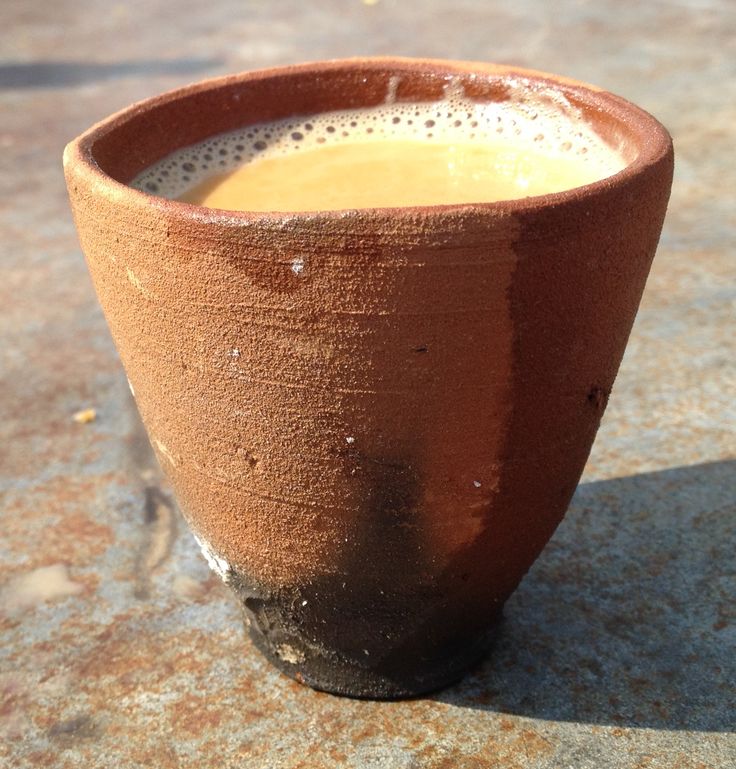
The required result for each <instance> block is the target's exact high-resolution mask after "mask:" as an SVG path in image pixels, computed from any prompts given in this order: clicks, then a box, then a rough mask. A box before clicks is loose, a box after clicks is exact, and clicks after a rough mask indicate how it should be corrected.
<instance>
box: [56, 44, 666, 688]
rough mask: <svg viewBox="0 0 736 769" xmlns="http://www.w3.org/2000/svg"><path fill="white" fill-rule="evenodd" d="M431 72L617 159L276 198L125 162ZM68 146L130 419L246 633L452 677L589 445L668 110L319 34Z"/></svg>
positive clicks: (331, 679)
mask: <svg viewBox="0 0 736 769" xmlns="http://www.w3.org/2000/svg"><path fill="white" fill-rule="evenodd" d="M450 78H456V79H458V80H459V82H460V83H461V84H462V86H463V88H464V89H465V92H466V95H467V96H468V97H470V98H471V99H473V100H476V101H491V100H492V101H503V100H504V99H507V98H509V94H510V93H511V91H512V90H513V92H514V94H515V96H516V97H517V98H518V94H519V89H520V88H521V89H522V90H524V89H526V90H528V92H529V94H537V95H538V94H540V93H545V92H547V91H548V90H550V89H551V90H552V91H554V92H556V93H558V94H562V95H564V97H565V98H566V99H567V100H568V102H569V103H570V104H572V105H574V106H575V107H576V108H577V109H579V110H580V111H581V112H582V114H583V115H584V116H585V118H586V120H587V121H589V122H590V123H591V124H592V126H593V127H594V128H595V130H596V131H597V132H598V133H599V134H600V136H601V137H603V138H604V139H605V140H606V141H607V142H609V143H611V144H613V145H616V146H620V147H622V149H623V153H624V156H625V159H626V162H627V166H626V168H625V169H624V170H623V171H621V172H620V173H617V174H616V175H614V176H612V177H610V178H607V179H605V180H602V181H599V182H596V183H594V184H590V185H587V186H585V187H579V188H576V189H571V190H568V191H565V192H560V193H556V194H550V195H544V196H540V197H532V198H527V199H522V200H512V201H505V202H501V203H486V204H477V205H454V206H453V205H448V206H431V207H415V208H386V209H362V210H351V211H326V212H304V213H290V214H282V213H247V212H246V213H233V212H226V211H220V210H211V209H206V208H203V207H198V206H194V205H188V204H185V203H180V202H176V201H169V200H165V199H163V198H160V197H156V196H153V195H148V194H145V193H143V192H139V191H136V190H134V189H132V188H131V187H129V186H127V183H128V182H130V180H131V179H132V178H133V177H135V176H136V175H137V174H138V173H139V172H140V171H141V170H143V169H144V168H146V167H147V166H149V165H150V164H152V163H154V162H155V161H157V160H159V159H160V158H162V157H163V156H165V155H167V154H168V153H170V152H172V151H173V150H176V149H178V148H180V147H183V146H186V145H189V144H192V143H195V142H198V141H201V140H203V139H205V138H206V137H208V136H211V135H213V134H217V133H220V132H224V131H228V130H233V129H236V128H239V127H242V126H245V125H248V124H252V123H257V122H262V121H267V120H274V119H279V118H284V117H287V116H292V115H308V114H314V113H318V112H323V111H327V110H338V109H347V108H354V107H359V106H371V105H377V104H380V103H382V102H383V100H384V99H385V98H386V94H387V92H388V90H389V88H390V87H394V88H395V92H396V98H397V99H398V100H399V101H401V100H406V101H429V100H437V99H440V98H441V97H442V94H443V88H444V87H445V86H446V84H447V82H448V79H450ZM65 170H66V177H67V184H68V188H69V194H70V197H71V203H72V209H73V212H74V217H75V220H76V225H77V229H78V231H79V238H80V241H81V244H82V248H83V250H84V253H85V255H86V258H87V261H88V263H89V269H90V272H91V274H92V278H93V281H94V284H95V288H96V290H97V294H98V296H99V300H100V303H101V305H102V308H103V310H104V312H105V316H106V318H107V322H108V324H109V326H110V331H111V333H112V336H113V338H114V340H115V344H116V345H117V348H118V350H119V353H120V357H121V359H122V362H123V364H124V366H125V370H126V372H127V375H128V378H129V380H130V384H131V389H132V390H133V392H134V395H135V399H136V402H137V404H138V408H139V410H140V414H141V417H142V419H143V422H144V423H145V426H146V428H147V430H148V434H149V437H150V440H151V443H152V445H153V447H154V449H155V450H156V453H157V455H158V458H159V461H160V463H161V466H162V467H163V469H164V471H165V472H166V475H167V476H168V478H169V480H170V482H171V484H172V486H173V488H174V490H175V493H176V497H177V500H178V502H179V505H180V507H181V510H182V512H183V514H184V516H185V517H186V519H187V521H188V522H189V525H190V526H191V528H192V530H193V532H194V533H195V534H196V536H197V538H198V540H199V542H200V544H201V546H202V549H203V550H204V553H205V555H206V556H207V558H208V560H209V562H210V564H211V566H212V567H213V568H214V569H215V570H216V571H217V572H218V573H219V574H220V576H221V577H222V578H223V579H224V580H225V582H226V583H227V584H228V585H230V587H231V588H232V589H233V590H234V591H235V593H236V595H237V596H238V598H239V600H240V601H241V602H242V605H243V608H244V611H245V617H246V624H247V625H248V627H249V629H250V633H251V636H252V638H253V640H254V641H255V643H256V645H257V646H258V648H259V649H260V650H261V651H262V652H263V653H264V654H265V655H266V656H267V657H268V659H270V660H271V661H272V662H273V663H274V664H275V665H276V666H277V667H279V668H280V669H281V670H282V671H284V672H285V673H287V674H288V675H290V676H293V677H294V678H296V679H297V680H299V681H302V682H304V683H307V684H309V685H310V686H313V687H315V688H317V689H323V690H327V691H330V692H335V693H339V694H347V695H352V696H361V697H363V696H364V697H381V698H383V697H386V698H392V697H403V696H408V695H415V694H418V693H421V692H425V691H428V690H431V689H435V688H437V687H440V686H443V685H445V684H448V683H450V682H452V681H455V680H457V679H458V678H459V677H460V676H461V675H462V674H463V672H464V671H465V670H466V669H467V667H468V666H469V665H470V664H472V663H473V662H475V661H476V660H477V659H479V657H481V656H482V655H483V653H484V651H485V650H486V649H487V646H488V643H489V640H490V638H491V637H492V635H493V630H492V628H493V624H494V620H495V619H496V618H497V617H498V615H499V613H500V611H501V607H502V606H503V604H504V601H505V600H506V599H507V598H508V597H509V595H510V594H511V592H512V591H513V590H514V588H515V587H516V586H517V585H518V584H519V581H520V580H521V578H522V577H523V575H524V574H525V572H526V571H527V570H528V569H529V567H530V566H531V564H532V562H533V561H534V559H535V558H536V557H537V556H538V555H539V553H540V551H541V550H542V548H543V547H544V545H545V543H546V542H547V540H548V539H549V538H550V536H551V535H552V533H553V532H554V530H555V527H556V526H557V525H558V524H559V522H560V520H561V519H562V517H563V515H564V512H565V509H566V508H567V505H568V503H569V501H570V497H571V495H572V493H573V491H574V489H575V486H576V484H577V482H578V480H579V477H580V474H581V472H582V469H583V465H584V464H585V461H586V458H587V456H588V453H589V451H590V447H591V444H592V443H593V438H594V436H595V434H596V430H597V429H598V425H599V422H600V420H601V416H602V414H603V411H604V408H605V406H606V401H607V399H608V395H609V393H610V391H611V387H612V385H613V380H614V377H615V375H616V371H617V369H618V366H619V363H620V361H621V357H622V355H623V352H624V347H625V345H626V340H627V337H628V335H629V332H630V330H631V326H632V323H633V321H634V316H635V315H636V311H637V306H638V303H639V300H640V297H641V294H642V290H643V288H644V283H645V280H646V277H647V273H648V271H649V267H650V263H651V261H652V257H653V255H654V252H655V248H656V245H657V241H658V238H659V234H660V229H661V226H662V221H663V218H664V214H665V208H666V205H667V200H668V196H669V190H670V184H671V177H672V146H671V141H670V138H669V136H668V134H667V132H666V131H665V130H664V128H663V127H662V126H661V125H660V124H659V123H658V122H657V121H656V120H655V119H654V118H652V117H651V116H650V115H648V114H646V113H645V112H643V111H642V110H640V109H638V108H637V107H635V106H634V105H632V104H630V103H628V102H626V101H624V100H623V99H621V98H619V97H617V96H613V95H612V94H610V93H607V92H605V91H601V90H598V89H595V88H592V87H590V86H586V85H582V84H580V83H576V82H571V81H569V80H566V79H563V78H558V77H555V76H552V75H547V74H541V73H536V72H529V71H522V70H518V69H514V68H509V67H500V66H494V65H488V64H477V63H459V62H444V61H411V60H404V59H368V60H350V61H335V62H326V63H316V64H307V65H302V66H296V67H288V68H283V69H271V70H265V71H261V72H252V73H246V74H242V75H235V76H232V77H225V78H220V79H217V80H210V81H207V82H204V83H200V84H197V85H193V86H190V87H188V88H184V89H181V90H178V91H174V92H172V93H167V94H164V95H163V96H159V97H156V98H153V99H150V100H148V101H144V102H142V103H140V104H137V105H135V106H132V107H130V108H128V109H126V110H123V111H122V112H119V113H118V114H116V115H114V116H112V117H110V118H108V119H107V120H104V121H103V122H101V123H99V124H97V125H96V126H94V127H93V128H91V129H90V130H89V131H87V132H86V133H85V134H83V135H82V136H81V137H79V138H78V139H76V140H75V141H73V142H72V143H71V144H70V145H69V146H68V147H67V149H66V153H65ZM295 259H298V260H299V264H303V265H304V266H303V269H302V270H300V271H299V270H297V271H295V270H293V269H292V266H293V263H294V260H295Z"/></svg>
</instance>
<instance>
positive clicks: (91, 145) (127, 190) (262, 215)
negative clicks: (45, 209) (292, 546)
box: [64, 57, 672, 226]
mask: <svg viewBox="0 0 736 769" xmlns="http://www.w3.org/2000/svg"><path fill="white" fill-rule="evenodd" d="M351 72H352V73H367V74H375V75H385V76H390V75H393V74H397V75H401V74H406V75H410V74H411V75H414V76H419V77H421V76H422V75H424V76H425V77H427V76H433V77H438V76H439V77H445V78H447V77H450V76H452V75H461V76H462V75H465V76H468V75H472V76H474V77H475V78H478V79H479V80H480V82H482V83H486V84H488V83H496V84H498V85H499V86H502V85H503V82H504V81H506V82H509V81H513V82H514V83H516V84H519V83H522V84H524V85H528V86H529V87H530V88H531V89H534V90H538V91H543V90H546V89H550V88H552V89H554V90H557V91H559V92H562V93H563V94H564V95H565V96H566V97H567V98H568V99H571V100H572V101H573V102H574V103H576V104H577V105H578V106H580V107H582V108H583V109H586V110H589V111H590V114H592V115H594V116H599V117H602V118H604V119H606V120H608V121H610V122H611V123H612V124H614V125H615V126H616V127H617V128H619V129H620V130H621V131H622V133H624V134H625V135H626V136H627V137H628V138H630V140H631V142H632V144H633V145H634V146H635V147H636V150H637V152H636V157H634V159H633V160H631V161H630V162H629V163H628V164H627V165H626V166H625V167H624V168H623V169H622V170H621V171H619V172H618V173H616V174H613V175H612V176H609V177H606V178H604V179H600V180H598V181H596V182H593V183H591V184H587V185H584V186H582V187H574V188H571V189H568V190H564V191H562V192H555V193H550V194H547V195H537V196H531V197H526V198H516V199H511V200H503V201H496V202H492V203H482V202H479V203H462V204H448V205H432V206H407V207H400V208H361V209H340V210H326V211H299V212H278V211H275V212H254V211H229V210H223V209H217V208H207V207H204V206H198V205H193V204H190V203H183V202H180V201H177V200H170V199H168V198H164V197H161V196H158V195H152V194H149V193H147V192H142V191H139V190H136V189H134V188H132V187H130V186H128V185H127V184H126V183H123V182H121V181H119V180H117V179H115V178H114V177H113V176H112V175H110V174H109V173H106V172H105V170H103V168H102V165H105V163H104V162H103V163H102V164H101V163H99V162H98V157H97V154H96V150H97V148H98V147H99V146H100V143H101V142H103V141H104V140H105V139H108V140H109V139H111V138H113V135H114V134H115V133H117V132H119V131H120V129H121V128H125V127H126V126H127V125H128V124H130V123H131V122H132V121H134V120H136V119H139V118H141V117H142V116H146V115H153V114H154V113H155V110H158V109H161V108H162V107H166V106H167V105H172V104H175V103H177V102H181V101H184V100H192V99H196V98H197V97H198V96H201V95H202V94H204V93H206V92H208V91H209V92H212V91H217V90H220V89H226V88H228V87H232V86H235V85H240V84H247V83H254V82H257V81H267V80H269V79H276V78H279V79H281V80H282V79H283V78H284V77H287V78H289V77H293V78H301V79H304V76H305V75H309V76H310V77H312V78H323V77H329V76H330V75H336V74H340V73H342V74H346V73H347V74H349V73H351ZM400 100H401V99H400V98H399V101H400ZM315 111H319V110H315ZM315 111H313V112H312V114H314V112H315ZM293 114H294V115H295V116H296V115H298V114H310V113H308V112H303V111H300V112H298V113H297V112H294V113H293ZM237 127H239V126H233V127H232V129H225V130H234V129H235V128H237ZM217 133H222V131H219V130H215V131H213V132H212V133H210V134H207V135H216V134H217ZM207 135H202V136H201V138H199V139H195V140H194V141H191V142H185V143H182V144H179V145H177V146H173V147H171V148H170V149H169V150H168V151H167V152H165V153H163V154H161V155H159V157H154V158H150V160H149V162H147V163H146V164H145V166H142V167H141V168H140V169H139V170H143V168H144V167H147V166H149V165H152V164H153V163H155V162H156V161H157V160H159V159H160V157H163V156H165V155H166V154H168V153H169V152H173V151H174V150H176V149H179V148H180V147H183V146H186V145H187V144H192V143H196V141H201V140H203V139H205V138H207ZM671 148H672V139H671V137H670V135H669V133H668V132H667V130H666V129H665V128H664V126H663V125H662V124H661V123H660V122H659V121H658V120H656V119H655V118H654V117H653V116H652V115H650V114H649V113H648V112H645V111H644V110H642V109H641V108H639V107H637V106H636V105H635V104H632V103H631V102H629V101H627V100H626V99H623V98H621V97H620V96H616V95H615V94H612V93H610V92H608V91H605V90H603V89H601V88H599V87H598V86H594V85H590V84H588V83H583V82H580V81H576V80H572V79H569V78H565V77H561V76H558V75H552V74H550V73H546V72H540V71H537V70H529V69H523V68H519V67H513V66H506V65H499V64H489V63H485V62H465V61H449V60H442V59H412V58H403V57H368V58H353V59H336V60H330V61H321V62H307V63H304V64H297V65H292V66H287V67H274V68H269V69H262V70H255V71H252V72H245V73H240V74H235V75H227V76H224V77H217V78H211V79H208V80H203V81H201V82H199V83H195V84H193V85H189V86H185V87H183V88H178V89H176V90H173V91H168V92H166V93H163V94H160V95H158V96H154V97H151V98H149V99H145V100H143V101H140V102H137V103H136V104H133V105H132V106H130V107H127V108H125V109H123V110H121V111H119V112H117V113H115V114H114V115H111V116H110V117H108V118H106V119H105V120H102V121H101V122H99V123H97V124H96V125H94V126H92V127H91V128H90V129H89V130H87V131H86V132H85V133H83V134H82V135H81V136H79V137H78V138H77V139H75V140H73V141H72V142H70V144H69V145H68V146H67V147H66V149H65V151H64V165H65V166H71V167H74V168H75V170H76V171H77V172H78V173H79V174H80V175H81V176H82V177H84V178H86V181H87V182H88V183H89V184H90V186H91V188H92V189H94V190H95V191H96V193H97V194H101V195H104V196H105V197H108V198H111V199H114V200H115V201H116V202H117V203H119V204H123V205H126V206H129V207H134V208H142V209H148V210H151V209H154V210H159V211H161V212H162V213H166V214H168V215H169V216H171V215H174V216H177V217H182V218H185V219H190V220H194V221H200V222H207V223H211V224H215V223H221V224H223V225H230V226H233V225H237V224H238V223H242V224H254V223H256V222H261V223H264V224H265V223H267V222H270V223H271V224H275V223H276V222H278V221H285V220H289V221H293V220H294V219H299V218H309V219H310V220H312V221H314V220H315V219H324V220H330V219H343V218H345V217H346V216H355V215H360V216H375V217H379V218H384V217H388V216H390V217H392V218H394V219H395V218H396V217H400V218H409V219H414V218H416V217H417V216H420V217H421V218H422V219H425V220H426V218H427V217H434V216H438V217H442V216H443V215H447V214H450V213H452V214H455V215H456V214H458V213H463V212H466V213H471V212H476V213H480V212H487V213H491V212H493V213H494V214H496V215H500V216H503V215H510V214H514V213H532V212H534V211H535V210H538V209H541V208H544V207H548V206H550V205H553V206H558V205H561V204H564V203H566V202H570V201H580V200H583V199H585V198H589V197H594V196H597V195H599V194H602V193H604V192H605V191H607V190H609V189H611V187H618V186H619V185H625V184H626V183H627V182H628V181H629V180H630V179H632V178H634V177H636V176H637V175H639V174H641V173H643V172H644V171H645V170H647V169H649V168H650V167H652V166H654V165H657V164H658V163H659V162H661V161H662V160H663V159H664V158H665V157H666V156H667V155H668V154H669V153H670V152H671ZM134 175H135V174H133V176H134ZM130 178H132V176H131V177H130Z"/></svg>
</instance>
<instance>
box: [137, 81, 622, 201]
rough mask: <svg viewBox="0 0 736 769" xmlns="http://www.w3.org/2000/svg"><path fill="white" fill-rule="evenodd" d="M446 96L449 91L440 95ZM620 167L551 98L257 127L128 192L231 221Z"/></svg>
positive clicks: (459, 98)
mask: <svg viewBox="0 0 736 769" xmlns="http://www.w3.org/2000/svg"><path fill="white" fill-rule="evenodd" d="M450 90H452V89H450ZM625 165H626V163H625V161H624V160H623V157H622V155H621V152H620V151H619V148H614V147H610V146H609V145H608V144H606V143H605V142H604V141H603V139H601V138H600V137H599V136H598V135H597V134H596V133H595V132H594V131H593V129H592V128H591V127H590V126H589V125H588V124H587V123H585V121H584V120H583V119H582V117H581V116H580V114H579V112H578V111H577V110H576V109H575V108H574V107H573V106H572V105H570V104H569V103H568V102H567V101H566V100H565V98H564V97H563V96H562V95H560V94H559V93H552V92H549V93H546V94H545V93H542V94H540V95H539V96H538V99H537V100H536V101H529V95H528V93H527V94H525V95H524V98H523V99H521V98H520V99H519V100H514V99H513V98H512V99H511V100H509V101H507V102H500V103H495V102H494V103H476V102H472V101H470V100H468V99H466V98H465V97H464V96H463V95H462V94H458V93H457V92H456V91H454V92H451V93H450V94H449V95H448V96H447V97H446V98H445V99H444V100H442V101H439V102H420V103H408V102H395V101H394V102H392V101H391V100H390V99H389V100H388V101H387V103H386V104H382V105H380V106H377V107H368V108H364V109H359V110H343V111H335V112H325V113H321V114H318V115H309V116H303V117H293V118H288V119H285V120H279V121H275V122H271V123H260V124H257V125H251V126H247V127H245V128H243V129H240V130H237V131H232V132H229V133H225V134H219V135H217V136H213V137H211V138H209V139H207V140H206V141H203V142H201V143H199V144H196V145H192V146H189V147H185V148H183V149H181V150H178V151H176V152H174V153H172V154H171V155H168V156H167V157H166V158H164V159H163V160H161V161H159V162H158V163H156V165H154V166H151V167H149V168H148V169H146V170H145V171H144V172H143V173H142V174H140V175H139V176H138V177H136V179H134V180H133V182H132V186H134V187H136V188H137V189H140V190H143V191H146V192H151V193H154V194H157V195H162V196H164V197H167V198H172V199H177V200H182V201H185V202H188V203H195V204H199V205H202V206H207V207H210V208H219V209H226V210H235V211H238V210H239V211H292V212H293V211H318V210H321V211H324V210H341V209H353V208H374V207H396V206H417V205H440V204H450V205H451V204H462V203H484V202H493V201H498V200H512V199H517V198H525V197H529V196H533V195H543V194H546V193H551V192H560V191H562V190H567V189H571V188H574V187H580V186H583V185H585V184H590V183H591V182H595V181H597V180H599V179H603V178H606V177H608V176H611V175H612V174H615V173H617V172H618V171H620V170H621V169H622V168H623V167H624V166H625Z"/></svg>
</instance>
